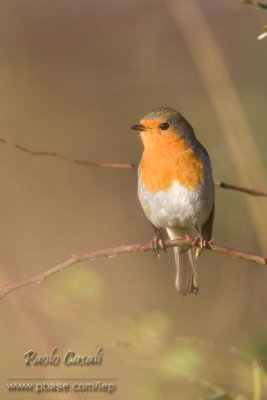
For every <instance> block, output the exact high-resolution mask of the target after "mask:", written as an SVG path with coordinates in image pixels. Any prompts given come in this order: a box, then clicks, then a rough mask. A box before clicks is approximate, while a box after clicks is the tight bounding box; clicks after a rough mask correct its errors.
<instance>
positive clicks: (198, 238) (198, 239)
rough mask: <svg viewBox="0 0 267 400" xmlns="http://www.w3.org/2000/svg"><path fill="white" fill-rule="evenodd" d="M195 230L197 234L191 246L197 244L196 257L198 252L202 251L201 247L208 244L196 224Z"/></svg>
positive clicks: (198, 254)
mask: <svg viewBox="0 0 267 400" xmlns="http://www.w3.org/2000/svg"><path fill="white" fill-rule="evenodd" d="M196 230H197V231H198V236H196V237H195V239H194V242H193V246H198V247H197V249H196V258H198V257H199V256H200V254H201V253H202V251H203V249H205V247H207V246H208V242H207V241H206V240H205V239H204V238H203V236H202V235H201V232H200V230H199V229H198V227H197V226H196Z"/></svg>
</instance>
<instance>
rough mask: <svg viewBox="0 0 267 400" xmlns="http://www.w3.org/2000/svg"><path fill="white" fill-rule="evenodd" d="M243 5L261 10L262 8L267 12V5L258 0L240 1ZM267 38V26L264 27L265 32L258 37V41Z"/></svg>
mask: <svg viewBox="0 0 267 400" xmlns="http://www.w3.org/2000/svg"><path fill="white" fill-rule="evenodd" d="M240 3H241V4H250V5H252V6H258V7H260V8H262V9H263V10H267V3H265V2H263V1H258V0H240ZM266 36H267V25H264V27H263V32H262V33H260V34H259V35H258V36H257V39H258V40H262V39H264V38H266Z"/></svg>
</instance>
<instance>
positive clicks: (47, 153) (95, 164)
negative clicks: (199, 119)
mask: <svg viewBox="0 0 267 400" xmlns="http://www.w3.org/2000/svg"><path fill="white" fill-rule="evenodd" d="M0 143H2V144H5V145H7V146H9V147H11V148H13V149H18V150H21V151H23V152H24V153H27V154H29V155H31V156H48V157H54V158H58V159H60V160H63V161H69V162H72V163H74V164H79V165H86V166H88V167H97V168H107V169H132V170H135V169H137V165H136V164H134V163H102V162H92V161H87V160H79V159H76V158H73V157H70V156H67V155H65V154H61V153H57V152H55V151H35V150H30V149H28V148H26V147H24V146H21V145H20V144H16V143H11V142H8V141H7V140H5V139H2V138H0ZM214 185H215V186H217V187H221V188H224V189H232V190H236V191H238V192H243V193H247V194H250V195H252V196H263V197H267V192H264V191H260V190H254V189H249V188H246V187H243V186H238V185H234V184H231V183H227V182H221V181H214Z"/></svg>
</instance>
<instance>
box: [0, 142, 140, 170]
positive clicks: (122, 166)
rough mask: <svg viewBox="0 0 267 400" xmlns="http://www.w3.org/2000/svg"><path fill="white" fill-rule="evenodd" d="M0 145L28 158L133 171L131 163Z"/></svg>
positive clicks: (13, 145) (134, 166) (10, 144)
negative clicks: (20, 152) (51, 159)
mask: <svg viewBox="0 0 267 400" xmlns="http://www.w3.org/2000/svg"><path fill="white" fill-rule="evenodd" d="M0 143H3V144H6V145H7V146H9V147H12V148H13V149H18V150H21V151H23V152H24V153H27V154H29V155H30V156H48V157H54V158H59V159H60V160H64V161H69V162H72V163H74V164H80V165H87V166H89V167H97V168H118V169H135V168H136V165H135V164H132V163H101V162H91V161H87V160H79V159H76V158H73V157H70V156H66V155H65V154H61V153H57V152H55V151H35V150H30V149H28V148H26V147H24V146H21V145H20V144H16V143H10V142H8V141H6V140H5V139H2V138H0Z"/></svg>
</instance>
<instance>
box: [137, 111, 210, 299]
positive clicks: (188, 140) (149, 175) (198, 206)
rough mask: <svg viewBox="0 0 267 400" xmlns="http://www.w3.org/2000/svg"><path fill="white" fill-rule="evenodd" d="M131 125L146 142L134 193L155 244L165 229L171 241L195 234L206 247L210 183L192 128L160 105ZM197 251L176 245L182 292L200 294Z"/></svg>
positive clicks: (205, 156)
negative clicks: (138, 122) (152, 231)
mask: <svg viewBox="0 0 267 400" xmlns="http://www.w3.org/2000/svg"><path fill="white" fill-rule="evenodd" d="M131 128H132V129H134V130H136V131H139V132H140V136H141V139H142V142H143V145H144V152H143V155H142V159H141V162H140V164H139V168H138V197H139V200H140V203H141V206H142V208H143V210H144V212H145V215H146V217H147V218H148V219H149V221H150V222H151V223H152V225H153V226H154V229H155V231H156V236H155V238H154V239H153V242H154V243H157V247H158V248H159V247H160V246H159V243H160V242H161V245H162V240H161V239H160V232H161V231H162V230H166V231H167V234H168V236H169V238H170V239H172V240H173V239H178V238H181V237H183V236H187V235H189V236H193V237H195V234H197V238H198V239H197V240H199V241H200V243H201V244H202V245H203V246H205V244H206V243H207V241H210V240H211V234H212V225H213V217H214V210H215V208H214V185H213V179H212V170H211V162H210V158H209V155H208V152H207V150H206V149H205V147H204V146H203V145H202V144H201V143H200V142H199V141H198V140H197V138H196V136H195V133H194V130H193V128H192V126H191V125H190V124H189V122H188V121H187V120H186V119H185V118H184V117H183V116H182V115H181V114H180V113H179V112H177V111H175V110H173V109H171V108H168V107H159V108H155V109H153V110H152V111H151V112H149V113H148V114H146V115H145V116H144V118H142V119H141V121H140V124H138V125H133V126H132V127H131ZM159 241H160V242H159ZM198 250H199V249H198ZM198 250H197V251H198ZM197 251H195V249H194V247H188V246H184V247H174V255H175V264H176V270H177V272H176V280H175V286H176V288H177V289H178V291H179V292H180V293H181V294H182V295H183V296H185V295H187V294H189V293H195V294H197V292H198V279H197V272H196V264H195V262H196V258H197V256H198V252H197Z"/></svg>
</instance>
